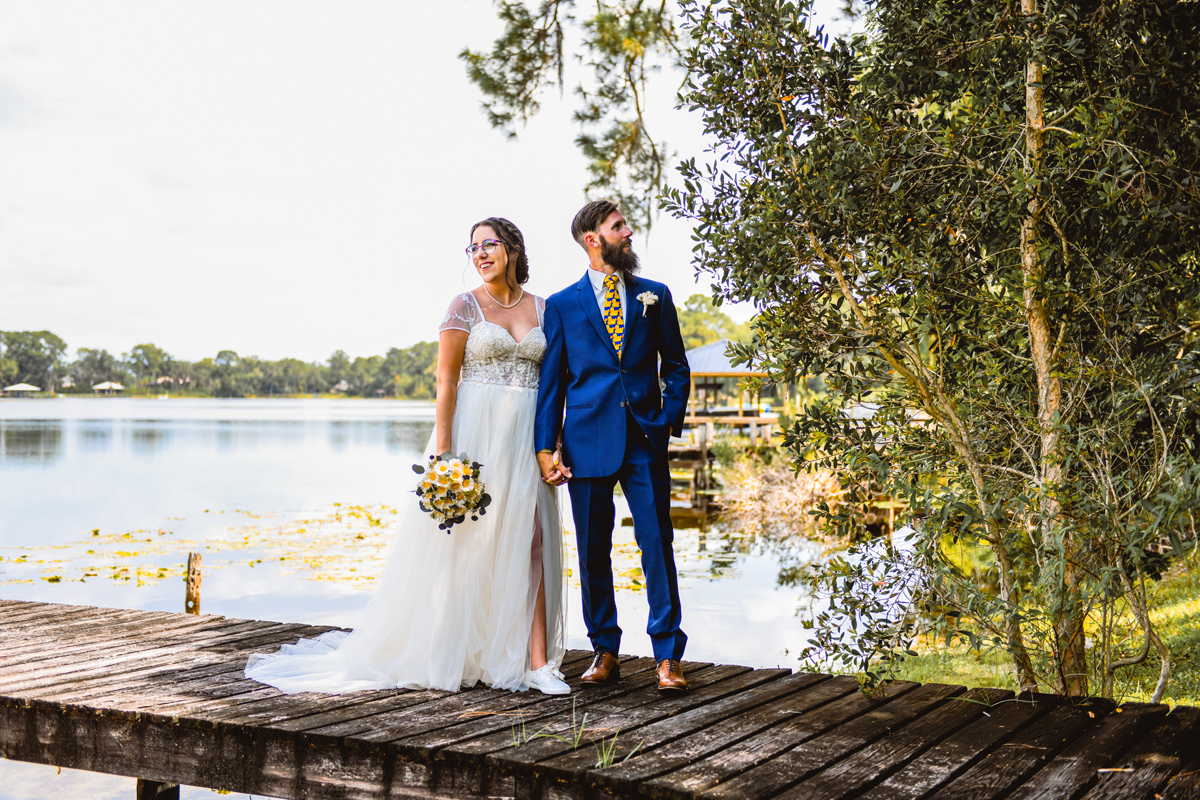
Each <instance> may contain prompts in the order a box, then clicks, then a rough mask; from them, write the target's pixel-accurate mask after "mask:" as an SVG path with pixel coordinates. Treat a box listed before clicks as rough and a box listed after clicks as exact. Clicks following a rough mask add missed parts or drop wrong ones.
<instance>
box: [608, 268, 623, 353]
mask: <svg viewBox="0 0 1200 800" xmlns="http://www.w3.org/2000/svg"><path fill="white" fill-rule="evenodd" d="M617 280H618V279H617V276H616V275H609V276H608V277H607V278H605V279H604V326H605V327H606V328H608V335H609V338H611V339H612V343H613V347H615V348H617V357H618V358H620V357H621V342H622V340H624V338H625V328H624V326H622V325H621V296H620V295H619V294H617Z"/></svg>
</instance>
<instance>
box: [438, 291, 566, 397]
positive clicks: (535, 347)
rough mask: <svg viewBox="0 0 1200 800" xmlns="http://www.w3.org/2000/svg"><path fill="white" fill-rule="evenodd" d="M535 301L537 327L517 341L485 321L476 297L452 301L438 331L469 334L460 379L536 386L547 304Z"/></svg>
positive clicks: (496, 326)
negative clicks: (458, 331) (465, 332)
mask: <svg viewBox="0 0 1200 800" xmlns="http://www.w3.org/2000/svg"><path fill="white" fill-rule="evenodd" d="M536 300H537V312H538V326H537V327H536V328H533V329H532V330H530V331H529V333H527V334H526V335H525V338H524V339H522V340H521V341H520V342H518V341H516V340H515V339H513V337H512V334H510V333H509V332H508V331H507V330H505V329H504V327H502V326H500V325H497V324H496V323H494V322H488V321H487V320H486V319H484V318H483V312H482V311H481V310H480V308H479V304H478V302H476V300H475V296H474V295H473V294H471V293H470V292H465V293H463V294H462V295H459V296H458V297H456V298H455V299H454V300H453V301H452V302H451V304H450V309H449V310H448V311H447V312H446V316H445V318H444V319H443V320H442V324H441V327H440V330H447V329H454V330H465V331H467V332H468V334H467V348H466V352H465V353H464V354H463V363H462V374H461V377H460V380H464V381H471V382H473V383H490V384H498V385H501V386H515V387H520V388H524V389H536V388H537V387H538V375H539V373H540V371H541V366H542V356H543V355H544V354H545V352H546V335H545V333H543V332H542V319H543V317H542V315H543V312H544V310H545V307H546V301H544V300H543V299H542V298H540V297H539V298H536Z"/></svg>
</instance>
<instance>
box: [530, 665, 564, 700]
mask: <svg viewBox="0 0 1200 800" xmlns="http://www.w3.org/2000/svg"><path fill="white" fill-rule="evenodd" d="M562 678H563V674H562V673H561V672H559V671H558V670H557V669H555V667H554V664H553V663H550V664H545V665H543V666H542V667H540V668H539V669H535V670H533V671H532V672H529V673H526V675H525V682H526V683H528V684H529V688H530V689H537V690H538V691H539V692H541V693H542V694H552V695H559V694H570V693H571V687H570V686H568V685H567V684H566V681H564V680H563V679H562Z"/></svg>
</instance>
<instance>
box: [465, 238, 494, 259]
mask: <svg viewBox="0 0 1200 800" xmlns="http://www.w3.org/2000/svg"><path fill="white" fill-rule="evenodd" d="M502 244H503V242H501V241H500V240H499V239H484V240H483V241H482V242H480V243H479V244H473V245H471V246H470V247H468V248H467V258H474V257H475V254H476V253H478V252H479V251H480V250H482V251H483V252H484V254H485V255H489V256H490V255H491V254H492V253H494V252H496V248H497V247H499V246H500V245H502Z"/></svg>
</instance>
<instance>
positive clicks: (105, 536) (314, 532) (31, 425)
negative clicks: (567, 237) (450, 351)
mask: <svg viewBox="0 0 1200 800" xmlns="http://www.w3.org/2000/svg"><path fill="white" fill-rule="evenodd" d="M433 415H434V412H433V405H432V404H431V403H423V402H403V401H392V400H297V399H287V400H197V399H174V398H173V399H170V400H161V401H160V400H154V399H133V398H91V397H85V398H63V399H53V400H14V399H4V400H0V559H2V560H0V597H3V598H6V599H18V600H35V601H42V602H57V603H79V604H87V605H98V606H109V607H120V608H138V609H148V610H156V611H182V610H183V593H184V592H183V580H182V575H183V570H184V563H185V561H186V557H187V553H188V552H190V551H196V552H200V553H202V556H203V569H204V577H203V584H202V593H201V609H202V611H204V612H205V613H211V614H223V615H225V616H230V617H241V618H250V619H270V620H281V621H289V622H290V621H295V622H309V623H320V624H330V625H341V626H346V627H352V626H353V625H354V623H355V620H356V614H357V612H358V611H359V610H360V609H361V608H362V607H363V606H364V605H365V604H366V602H367V600H368V599H369V598H370V596H371V587H372V585H373V582H374V577H375V576H376V575H377V574H378V571H379V570H380V569H381V568H382V563H383V561H382V554H383V550H384V548H385V546H386V543H387V541H388V540H389V539H390V537H391V536H392V535H393V534H394V533H395V526H394V524H393V522H392V520H393V519H394V518H395V509H396V508H397V507H399V506H401V505H402V504H405V503H411V502H414V498H413V495H412V494H411V489H412V485H413V483H414V477H415V476H414V475H413V473H412V470H411V468H410V465H411V464H413V463H414V462H415V461H417V460H418V458H419V457H420V454H421V451H422V450H423V449H424V447H425V444H426V443H427V441H428V439H429V435H430V432H431V431H432V429H433ZM562 501H563V504H564V505H563V518H564V520H565V523H566V527H567V528H568V529H570V528H571V527H572V526H571V524H570V508H569V505H567V499H566V493H565V492H563V494H562ZM617 514H618V519H621V518H624V517H627V516H628V511H627V510H625V509H624V507H623V506H622V505H621V501H620V499H619V498H618V510H617ZM615 540H616V541H615V544H614V547H615V550H616V555H615V557H614V559H615V562H616V565H615V566H616V571H617V573H618V576H619V577H618V581H619V586H618V589H619V591H618V595H617V600H618V608H619V613H620V618H621V621H622V627H623V628H624V630H625V633H624V636H623V641H622V648H621V649H622V650H623V651H624V652H629V653H634V654H638V655H649V654H650V652H651V650H650V641H649V637H647V636H646V634H645V632H644V630H643V628H644V626H645V619H646V605H645V595H644V593H643V592H642V591H640V588H639V584H640V581H639V578H640V570H638V568H637V551H636V546H635V545H634V542H633V530H632V528H631V527H630V526H628V525H625V526H623V527H621V528H620V529H619V530H618V531H617V532H616V534H615ZM565 546H566V548H567V550H568V553H567V554H566V558H565V560H564V563H565V565H566V566H567V567H573V566H574V565H575V558H576V556H575V549H574V538H573V536H571V535H570V531H569V530H568V535H567V536H566V537H565ZM675 549H676V554H677V559H678V566H679V571H680V593H681V596H682V600H683V609H684V629H685V630H686V631H687V632H688V635H689V643H688V651H687V657H688V658H689V659H693V660H701V661H715V662H720V663H737V664H745V665H748V666H753V667H774V666H777V665H779V666H786V667H793V668H795V667H796V666H797V662H796V660H795V653H796V652H797V651H798V650H799V649H800V648H801V647H803V645H804V643H805V635H804V631H803V629H802V627H801V625H800V616H798V615H807V614H808V613H809V606H808V602H807V600H806V599H805V598H803V597H801V596H800V592H799V590H798V589H795V588H791V587H787V586H782V587H781V586H779V585H778V580H777V578H778V575H779V574H780V568H781V561H784V560H788V559H794V558H796V557H797V551H796V549H795V547H794V546H793V547H790V548H786V547H785V548H782V550H781V548H780V547H778V546H762V547H754V546H747V544H746V542H744V541H742V540H741V539H740V538H739V536H738V535H737V534H736V533H731V532H728V531H723V530H722V529H721V528H720V527H719V526H718V527H716V528H714V529H712V530H709V531H708V532H707V533H702V532H701V531H700V530H698V529H694V528H692V529H687V528H680V529H678V530H677V533H676V547H675ZM781 553H782V554H781ZM799 555H800V556H801V557H804V556H805V555H806V551H804V550H803V548H801V551H800V553H799ZM576 575H577V568H576V569H574V570H572V573H571V575H569V576H568V577H567V584H568V600H567V609H568V623H567V631H568V641H567V644H568V646H569V647H572V648H584V649H587V648H588V647H589V645H588V642H587V637H586V633H585V629H584V626H583V620H582V616H581V610H580V601H579V593H578V583H577V578H576V577H575V576H576ZM0 787H2V788H0V800H42V799H43V798H48V797H51V796H80V797H82V796H87V797H90V798H109V797H112V798H129V797H132V796H133V781H132V780H131V779H128V778H117V777H112V776H101V775H94V774H91V773H79V772H72V771H68V770H63V771H62V773H61V774H59V773H58V772H57V771H56V770H55V769H54V768H51V767H42V766H36V765H27V764H21V763H17V762H9V761H0ZM183 795H184V796H185V797H189V798H200V797H204V798H208V797H212V796H213V794H212V793H211V792H209V791H208V790H207V789H196V788H185V789H184V792H183ZM231 797H235V798H236V797H238V796H237V795H231ZM242 797H245V796H244V795H243V796H242Z"/></svg>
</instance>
